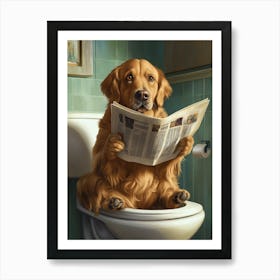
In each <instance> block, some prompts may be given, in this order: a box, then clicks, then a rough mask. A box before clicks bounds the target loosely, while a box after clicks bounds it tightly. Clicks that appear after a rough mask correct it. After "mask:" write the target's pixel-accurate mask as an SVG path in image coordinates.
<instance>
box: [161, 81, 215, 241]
mask: <svg viewBox="0 0 280 280" xmlns="http://www.w3.org/2000/svg"><path fill="white" fill-rule="evenodd" d="M171 86H172V88H173V93H172V96H171V97H170V98H169V99H168V100H167V101H166V102H165V107H166V110H167V112H168V113H169V114H170V113H173V112H175V111H177V110H178V109H181V108H183V107H185V106H187V105H190V104H192V103H194V102H196V101H199V100H202V99H204V98H207V97H208V98H209V99H210V104H209V106H208V109H207V111H206V114H205V117H204V119H203V121H202V123H201V126H200V128H199V130H198V131H197V132H196V134H195V135H194V140H195V143H199V142H200V141H201V140H210V143H212V102H211V100H212V78H211V77H210V78H203V79H198V80H193V81H188V82H182V83H176V84H171ZM179 182H180V187H182V188H186V189H187V190H188V191H189V192H190V193H191V200H192V201H195V202H198V203H200V204H201V205H203V207H204V211H205V220H204V223H203V225H202V227H201V228H200V230H199V231H198V232H197V234H196V235H195V236H194V237H193V239H211V238H212V156H211V155H210V156H209V157H208V158H207V159H198V158H194V157H193V156H192V155H189V156H187V157H186V158H185V159H184V161H183V164H182V174H181V177H180V181H179Z"/></svg>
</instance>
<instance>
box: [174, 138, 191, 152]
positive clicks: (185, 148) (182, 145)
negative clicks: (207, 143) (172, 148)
mask: <svg viewBox="0 0 280 280" xmlns="http://www.w3.org/2000/svg"><path fill="white" fill-rule="evenodd" d="M193 144H194V139H193V137H192V136H187V137H185V138H183V139H181V140H180V141H179V143H178V145H177V147H176V150H177V151H179V154H178V156H186V155H188V154H190V152H191V151H192V148H193Z"/></svg>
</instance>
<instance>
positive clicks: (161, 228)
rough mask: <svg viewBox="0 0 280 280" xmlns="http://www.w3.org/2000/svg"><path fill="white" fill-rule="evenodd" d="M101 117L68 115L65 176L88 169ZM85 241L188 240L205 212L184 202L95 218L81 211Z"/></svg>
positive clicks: (76, 174)
mask: <svg viewBox="0 0 280 280" xmlns="http://www.w3.org/2000/svg"><path fill="white" fill-rule="evenodd" d="M100 117H101V116H100V115H95V114H71V115H69V116H68V176H69V177H72V178H74V177H79V176H81V175H84V174H85V173H87V172H90V170H91V150H92V146H93V145H94V141H95V139H96V135H97V133H98V121H99V118H100ZM77 208H78V210H79V211H80V212H81V214H82V219H83V220H82V223H83V234H84V238H85V239H190V238H191V237H192V236H193V235H194V234H195V233H196V232H197V231H198V229H199V228H200V226H201V225H202V223H203V221H204V217H205V213H204V210H203V207H202V205H200V204H198V203H195V202H192V201H186V205H185V206H183V207H180V208H176V209H164V210H143V209H131V208H125V209H122V210H119V211H105V210H101V211H100V213H99V214H98V215H95V214H94V213H93V212H90V211H88V210H86V209H85V208H83V207H82V206H81V205H80V203H79V202H78V201H77Z"/></svg>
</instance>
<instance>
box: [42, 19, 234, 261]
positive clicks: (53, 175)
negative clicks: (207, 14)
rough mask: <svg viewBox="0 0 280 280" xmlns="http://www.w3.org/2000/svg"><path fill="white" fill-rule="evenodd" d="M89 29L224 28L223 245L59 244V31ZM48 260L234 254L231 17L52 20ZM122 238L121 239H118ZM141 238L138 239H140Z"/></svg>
mask: <svg viewBox="0 0 280 280" xmlns="http://www.w3.org/2000/svg"><path fill="white" fill-rule="evenodd" d="M70 30H73V31H74V30H75V31H83V30H99V31H107V30H110V31H114V30H147V31H148V30H166V31H170V32H172V31H176V30H186V31H188V30H190V31H191V30H192V31H201V30H207V31H208V30H209V31H211V30H214V31H215V30H217V31H221V37H222V38H221V42H222V45H221V55H222V59H221V62H222V65H221V69H222V80H221V89H222V97H221V103H222V108H221V112H222V114H221V116H222V120H221V138H222V139H221V143H222V148H221V150H222V153H221V169H222V170H221V176H222V178H221V183H222V191H221V194H222V199H221V201H222V205H221V209H222V217H221V244H222V245H221V249H220V250H212V249H199V250H193V249H191V250H173V249H161V250H146V249H145V250H138V249H137V250H128V249H124V250H119V249H117V250H113V249H112V250H100V249H97V250H83V249H70V250H69V249H67V250H66V249H59V248H58V32H59V31H70ZM47 79H48V83H47V92H48V99H47V107H48V108H47V113H48V120H47V121H48V123H47V130H48V131H47V132H48V136H47V137H48V138H47V142H48V162H47V168H48V170H47V172H48V182H47V186H48V189H47V207H48V209H47V215H48V216H47V223H48V224H47V258H48V259H230V258H231V22H230V21H210V22H209V21H199V22H196V21H185V22H179V21H177V22H175V21H174V22H170V21H169V22H167V21H159V22H156V21H153V22H152V21H143V22H140V21H129V22H125V21H116V22H114V21H48V22H47ZM116 242H117V241H116ZM136 242H137V241H136Z"/></svg>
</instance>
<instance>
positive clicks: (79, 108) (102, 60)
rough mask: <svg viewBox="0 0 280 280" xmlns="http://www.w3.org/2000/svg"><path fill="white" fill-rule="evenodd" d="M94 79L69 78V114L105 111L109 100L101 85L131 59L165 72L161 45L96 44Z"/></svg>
mask: <svg viewBox="0 0 280 280" xmlns="http://www.w3.org/2000/svg"><path fill="white" fill-rule="evenodd" d="M92 43H93V73H94V74H93V76H92V77H88V78H79V77H68V111H69V112H97V113H102V112H104V110H105V107H106V104H107V99H106V97H105V96H104V95H103V94H102V92H101V90H100V84H101V82H102V81H103V80H104V78H106V76H107V75H108V74H109V73H110V72H111V71H112V70H113V69H114V68H115V67H116V66H118V65H120V64H121V63H123V62H124V61H125V60H127V59H129V58H145V59H147V60H149V61H150V62H151V63H153V64H154V65H156V66H158V67H159V68H161V69H163V59H162V58H163V50H164V48H163V42H161V41H92Z"/></svg>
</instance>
